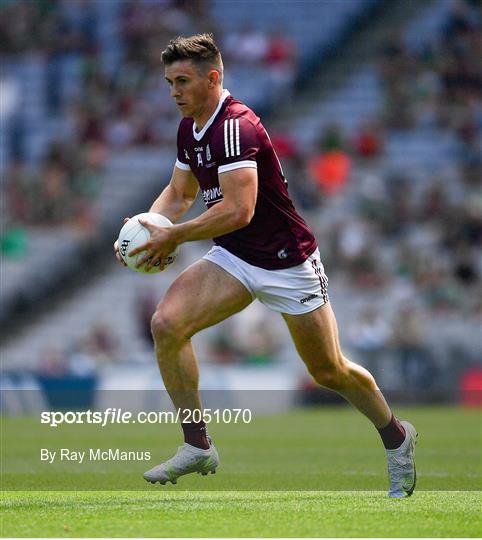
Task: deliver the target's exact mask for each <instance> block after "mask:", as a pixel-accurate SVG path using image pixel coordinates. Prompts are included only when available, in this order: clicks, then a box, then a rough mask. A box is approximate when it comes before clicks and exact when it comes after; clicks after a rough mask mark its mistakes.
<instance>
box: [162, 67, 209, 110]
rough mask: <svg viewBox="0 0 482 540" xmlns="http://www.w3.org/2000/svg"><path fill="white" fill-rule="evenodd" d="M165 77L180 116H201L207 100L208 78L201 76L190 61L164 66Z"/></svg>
mask: <svg viewBox="0 0 482 540" xmlns="http://www.w3.org/2000/svg"><path fill="white" fill-rule="evenodd" d="M165 77H166V80H167V82H168V84H169V86H170V87H171V96H172V97H173V98H174V100H175V101H176V105H177V106H178V107H179V110H180V111H181V114H182V115H183V116H188V117H191V118H199V117H200V116H202V115H203V112H204V110H205V108H206V106H207V104H208V98H209V91H208V87H209V78H208V76H207V75H202V74H201V73H200V72H199V70H198V69H197V68H196V66H194V65H193V63H192V62H191V61H190V60H182V61H179V62H174V63H173V64H171V65H169V66H166V69H165Z"/></svg>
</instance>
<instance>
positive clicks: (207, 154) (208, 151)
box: [206, 144, 211, 161]
mask: <svg viewBox="0 0 482 540" xmlns="http://www.w3.org/2000/svg"><path fill="white" fill-rule="evenodd" d="M206 161H211V148H209V144H208V145H207V146H206Z"/></svg>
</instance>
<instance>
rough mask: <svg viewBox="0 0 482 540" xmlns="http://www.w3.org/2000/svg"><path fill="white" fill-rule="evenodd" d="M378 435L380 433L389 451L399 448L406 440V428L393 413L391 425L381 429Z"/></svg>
mask: <svg viewBox="0 0 482 540" xmlns="http://www.w3.org/2000/svg"><path fill="white" fill-rule="evenodd" d="M378 433H380V437H381V438H382V441H383V446H385V448H386V449H387V450H394V449H395V448H399V447H400V446H401V445H402V443H403V441H404V440H405V428H404V427H403V426H402V424H400V422H399V421H398V420H397V419H396V418H395V415H394V414H393V413H392V418H391V420H390V423H389V424H388V425H387V426H385V427H383V428H380V429H379V430H378Z"/></svg>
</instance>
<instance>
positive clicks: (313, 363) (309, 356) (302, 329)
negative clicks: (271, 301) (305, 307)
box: [283, 302, 344, 371]
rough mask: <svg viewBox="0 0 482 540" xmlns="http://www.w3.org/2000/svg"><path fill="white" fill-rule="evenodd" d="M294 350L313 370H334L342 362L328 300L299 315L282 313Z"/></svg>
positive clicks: (336, 331)
mask: <svg viewBox="0 0 482 540" xmlns="http://www.w3.org/2000/svg"><path fill="white" fill-rule="evenodd" d="M283 318H284V320H285V321H286V324H287V326H288V329H289V331H290V334H291V337H292V339H293V342H294V344H295V346H296V350H297V351H298V353H299V355H300V356H301V358H302V359H303V361H304V362H305V363H306V365H307V366H308V368H309V369H310V371H311V370H312V369H326V370H329V369H333V368H336V367H337V365H338V364H340V363H341V362H343V361H344V359H343V355H342V352H341V347H340V342H339V338H338V328H337V324H336V319H335V315H334V313H333V310H332V308H331V305H330V303H329V302H327V303H326V304H324V305H323V306H321V307H319V308H318V309H315V310H314V311H311V312H309V313H304V314H302V315H288V314H286V313H283Z"/></svg>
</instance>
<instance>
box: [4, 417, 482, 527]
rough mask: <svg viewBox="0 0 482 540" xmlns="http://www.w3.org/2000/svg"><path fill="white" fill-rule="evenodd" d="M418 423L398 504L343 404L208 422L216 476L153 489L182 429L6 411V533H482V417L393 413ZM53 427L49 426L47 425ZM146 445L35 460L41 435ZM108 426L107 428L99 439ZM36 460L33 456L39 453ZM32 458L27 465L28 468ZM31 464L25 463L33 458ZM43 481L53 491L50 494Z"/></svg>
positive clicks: (380, 459) (362, 422) (367, 433)
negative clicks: (406, 491) (59, 422)
mask: <svg viewBox="0 0 482 540" xmlns="http://www.w3.org/2000/svg"><path fill="white" fill-rule="evenodd" d="M397 413H398V416H399V417H401V418H407V419H409V420H411V421H412V422H413V423H414V424H415V426H416V427H417V429H418V431H419V433H420V438H419V444H418V447H417V470H418V473H419V482H418V489H417V490H416V492H415V494H414V495H413V496H412V497H411V498H409V499H403V500H390V499H388V497H387V496H386V488H387V479H386V472H385V467H386V465H385V458H384V452H383V448H382V447H381V444H380V442H379V440H378V437H377V435H376V433H375V432H374V431H373V428H371V427H370V425H369V423H368V422H367V420H366V419H364V418H363V417H362V416H361V415H359V414H357V413H355V412H354V411H352V410H351V409H349V408H346V407H330V408H328V407H325V408H318V409H302V410H296V411H293V412H290V413H286V414H282V415H278V416H276V417H270V416H265V417H259V418H256V419H255V420H254V421H253V423H252V424H250V425H247V426H245V425H233V424H229V425H212V426H211V427H210V431H211V433H212V434H213V435H214V437H215V440H216V443H217V446H218V449H219V451H220V454H221V460H222V461H221V466H220V467H219V470H218V474H216V475H209V476H208V477H200V476H198V475H190V476H186V477H183V478H181V479H180V480H179V483H178V484H177V486H172V485H168V486H160V485H159V484H156V485H155V486H152V485H150V484H147V483H145V482H144V481H143V480H142V477H141V476H142V472H143V471H144V470H145V469H147V468H150V467H151V466H152V464H153V463H154V462H157V461H160V459H161V458H166V457H170V455H172V453H173V451H174V449H175V445H176V443H177V441H178V440H179V435H178V427H177V426H162V429H161V428H159V426H155V427H154V430H152V429H151V427H150V428H149V430H145V428H141V427H140V426H129V428H126V427H124V426H114V427H113V428H111V429H110V430H109V431H108V432H106V431H103V432H99V430H93V429H92V427H91V426H86V427H87V428H88V429H86V430H82V431H81V433H80V434H79V430H78V429H77V430H76V429H75V426H64V428H65V429H64V428H62V429H61V430H60V429H59V428H57V430H56V431H50V430H51V428H46V426H40V425H39V422H38V420H37V419H32V418H22V419H14V418H4V419H3V420H2V487H3V490H4V491H3V495H2V516H1V534H2V536H3V537H85V536H88V537H106V536H107V537H110V536H111V537H216V536H218V537H243V536H244V537H326V536H329V537H346V536H353V537H387V536H388V537H400V536H402V537H420V536H424V537H427V536H428V537H453V536H457V537H480V536H481V534H482V511H481V508H482V506H481V503H482V494H481V491H480V489H481V487H482V483H481V478H482V476H481V469H482V464H481V456H482V453H481V427H482V425H481V414H480V411H477V410H472V411H467V410H462V409H458V408H448V407H442V408H433V407H424V408H422V407H419V408H405V409H403V410H398V409H397ZM46 429H47V431H45V430H46ZM45 433H48V434H49V436H50V437H51V438H52V440H51V441H50V446H51V447H54V446H55V444H57V445H58V444H61V445H62V446H65V447H70V448H81V447H82V448H88V447H104V446H105V442H106V441H105V440H104V439H105V438H108V440H109V445H110V446H111V447H122V448H145V449H149V450H150V451H152V452H153V456H154V457H153V462H152V463H151V462H150V463H148V464H147V465H146V464H145V463H128V464H126V463H119V462H109V463H107V464H106V463H100V464H97V463H91V464H89V465H85V467H82V466H80V465H75V466H74V465H71V464H68V465H65V464H58V465H57V466H54V465H51V466H48V465H45V464H42V465H39V464H38V463H37V464H33V463H30V462H31V461H32V455H33V454H32V451H33V450H34V451H35V452H36V451H37V450H38V444H42V443H43V442H44V441H42V436H43V434H45ZM99 433H100V434H99ZM37 461H38V459H37ZM28 463H30V466H29V465H28ZM26 464H27V465H26ZM47 490H48V491H47Z"/></svg>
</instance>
